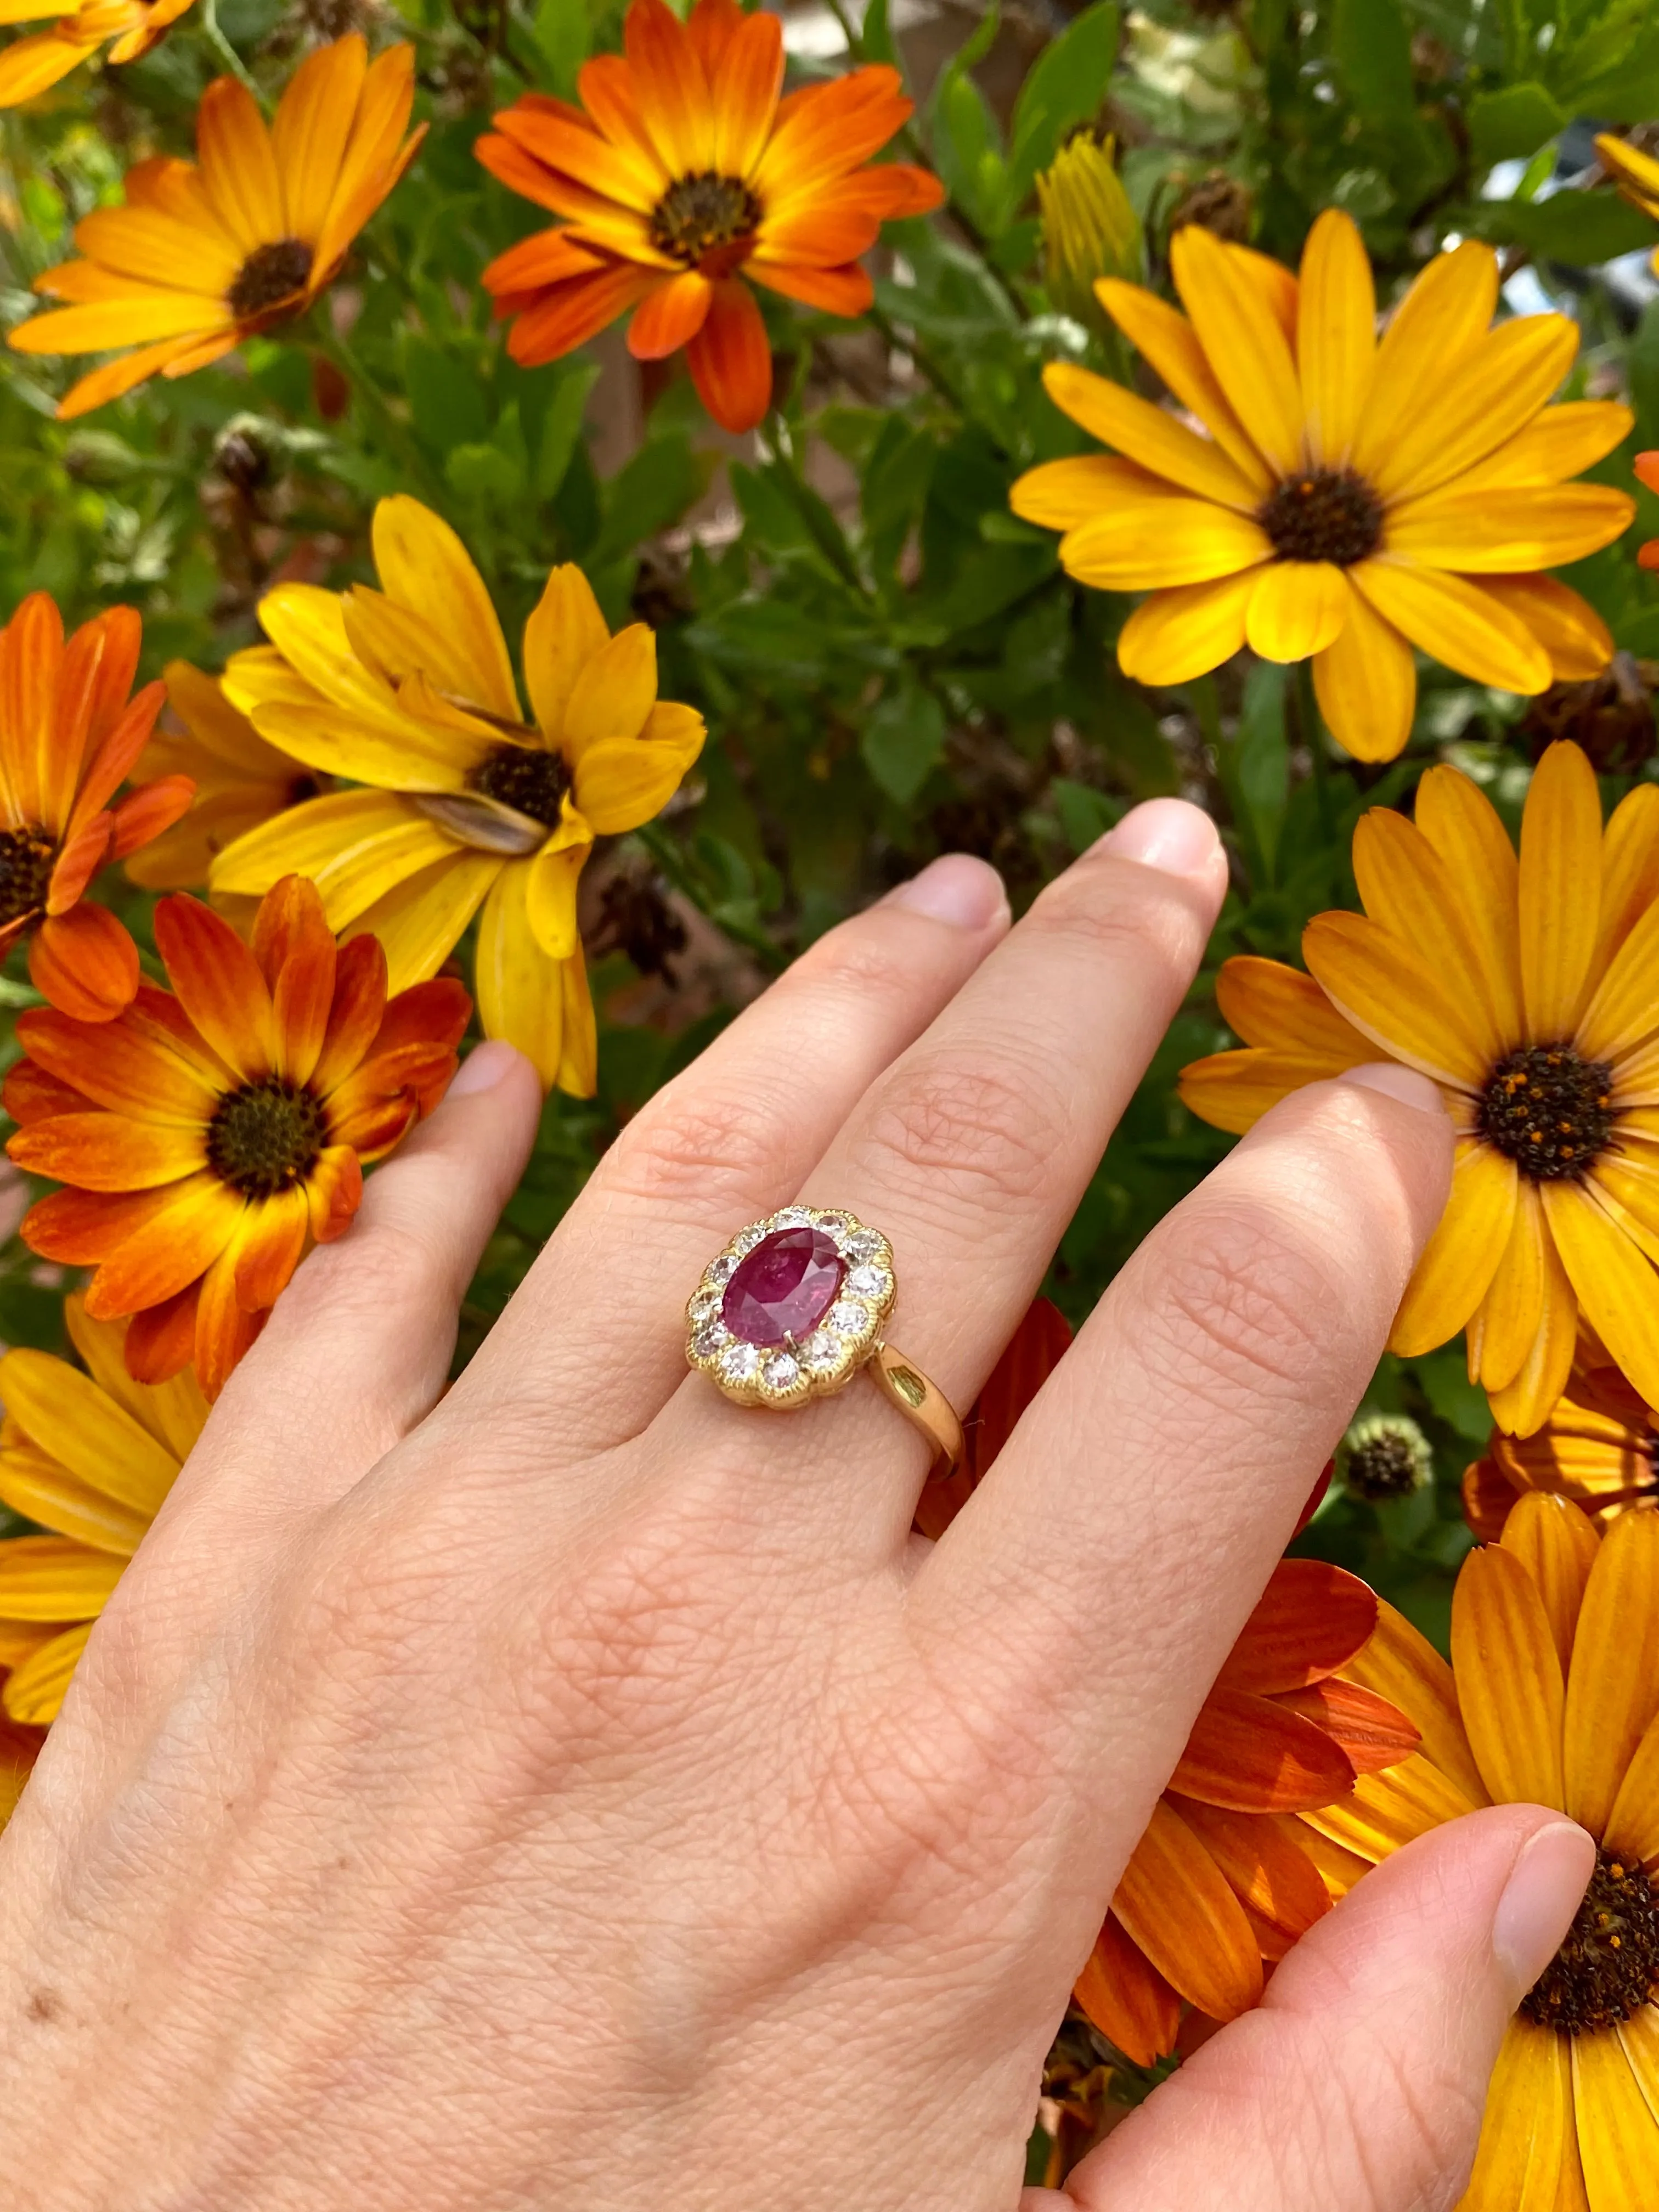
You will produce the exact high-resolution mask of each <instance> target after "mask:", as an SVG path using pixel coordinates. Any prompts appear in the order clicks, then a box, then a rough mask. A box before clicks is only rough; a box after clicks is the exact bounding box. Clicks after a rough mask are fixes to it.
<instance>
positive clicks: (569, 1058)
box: [557, 960, 599, 1098]
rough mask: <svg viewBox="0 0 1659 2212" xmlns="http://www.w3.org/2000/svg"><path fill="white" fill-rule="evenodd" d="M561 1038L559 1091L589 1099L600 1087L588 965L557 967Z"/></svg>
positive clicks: (573, 963)
mask: <svg viewBox="0 0 1659 2212" xmlns="http://www.w3.org/2000/svg"><path fill="white" fill-rule="evenodd" d="M559 985H560V1001H561V1025H560V1026H561V1037H560V1044H559V1072H558V1076H557V1083H558V1087H559V1089H560V1090H561V1091H564V1092H566V1093H567V1094H568V1096H569V1097H572V1098H591V1097H592V1096H593V1093H594V1091H596V1090H597V1089H598V1087H599V1030H598V1025H597V1024H596V1023H595V1022H594V1019H593V995H592V992H591V991H590V990H589V988H588V984H587V963H586V961H583V960H566V961H562V963H560V967H559Z"/></svg>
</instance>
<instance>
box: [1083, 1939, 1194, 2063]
mask: <svg viewBox="0 0 1659 2212" xmlns="http://www.w3.org/2000/svg"><path fill="white" fill-rule="evenodd" d="M1076 1996H1077V2001H1078V2003H1079V2005H1080V2006H1081V2007H1082V2008H1083V2010H1084V2011H1085V2013H1086V2014H1087V2015H1088V2016H1089V2018H1090V2019H1091V2021H1093V2022H1094V2024H1095V2026H1096V2027H1097V2028H1098V2029H1099V2030H1100V2032H1101V2033H1102V2034H1103V2035H1104V2036H1106V2037H1107V2038H1108V2039H1109V2040H1110V2041H1111V2042H1113V2043H1114V2044H1115V2045H1116V2046H1117V2048H1118V2049H1119V2050H1120V2051H1121V2052H1122V2053H1123V2055H1124V2057H1126V2058H1127V2059H1129V2060H1131V2061H1132V2062H1133V2064H1135V2065H1137V2066H1152V2065H1155V2064H1156V2063H1157V2062H1158V2060H1159V2059H1160V2058H1164V2057H1168V2055H1169V2054H1170V2051H1173V2050H1174V2049H1175V2045H1176V2031H1177V2030H1178V2029H1179V2027H1180V2026H1181V1999H1180V1998H1179V1996H1176V1992H1175V1991H1174V1990H1172V1989H1171V1988H1170V1984H1168V1983H1167V1982H1166V1981H1165V1980H1164V1977H1163V1975H1162V1974H1160V1973H1159V1972H1158V1968H1157V1967H1156V1966H1153V1964H1152V1960H1150V1959H1149V1958H1147V1956H1146V1953H1145V1952H1144V1951H1142V1950H1141V1949H1140V1948H1139V1947H1138V1946H1137V1945H1136V1944H1135V1943H1134V1942H1133V1941H1132V1940H1131V1939H1130V1937H1129V1936H1127V1935H1126V1934H1125V1932H1124V1929H1123V1924H1122V1923H1121V1921H1120V1920H1118V1919H1116V1918H1115V1917H1114V1916H1113V1915H1112V1914H1110V1913H1109V1914H1108V1915H1107V1917H1106V1924H1105V1926H1104V1927H1103V1929H1101V1931H1100V1934H1099V1935H1098V1936H1097V1937H1096V1939H1095V1948H1094V1949H1093V1950H1092V1951H1091V1953H1090V1954H1089V1958H1088V1962H1087V1964H1086V1965H1085V1967H1084V1969H1083V1972H1081V1973H1080V1974H1079V1976H1078V1979H1077V1990H1076Z"/></svg>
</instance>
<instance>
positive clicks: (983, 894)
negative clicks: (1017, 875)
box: [881, 853, 1008, 929]
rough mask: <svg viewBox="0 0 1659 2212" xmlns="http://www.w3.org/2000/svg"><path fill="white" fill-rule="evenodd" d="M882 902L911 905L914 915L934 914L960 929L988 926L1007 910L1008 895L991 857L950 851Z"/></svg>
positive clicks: (909, 906) (934, 918)
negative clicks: (983, 858) (989, 858)
mask: <svg viewBox="0 0 1659 2212" xmlns="http://www.w3.org/2000/svg"><path fill="white" fill-rule="evenodd" d="M881 903H882V904H883V905H884V906H902V907H908V908H909V910H910V912H911V913H912V914H926V915H932V916H933V920H934V921H950V922H954V923H955V924H956V926H957V928H958V929H987V928H988V927H990V925H991V923H992V922H994V921H995V920H996V918H997V916H998V915H1000V914H1006V912H1007V908H1008V894H1007V892H1006V891H1005V890H1004V889H1003V888H1002V878H1001V877H1000V875H999V874H998V873H997V872H996V870H995V869H994V867H993V866H991V864H990V862H989V861H988V860H975V858H974V855H973V854H971V853H946V854H944V855H943V856H942V857H941V858H940V859H939V860H930V861H929V863H928V864H927V866H926V867H925V868H924V869H923V870H922V872H921V874H920V875H919V876H913V877H912V878H910V880H909V882H908V884H900V885H899V887H898V889H897V890H895V891H889V892H888V894H887V896H886V897H885V898H884V899H883V901H882V902H881Z"/></svg>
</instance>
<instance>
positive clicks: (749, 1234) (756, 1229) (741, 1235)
mask: <svg viewBox="0 0 1659 2212" xmlns="http://www.w3.org/2000/svg"><path fill="white" fill-rule="evenodd" d="M771 1233H772V1232H771V1231H770V1230H769V1228H768V1227H767V1225H766V1224H765V1223H764V1222H763V1221H757V1222H754V1223H753V1224H751V1225H750V1227H749V1228H747V1229H739V1230H738V1233H737V1235H736V1236H735V1237H733V1238H732V1250H733V1251H734V1252H735V1253H736V1254H737V1255H738V1257H739V1258H741V1257H742V1255H744V1253H745V1252H752V1251H753V1250H754V1249H755V1247H756V1245H757V1244H758V1243H760V1241H761V1238H762V1237H769V1236H770V1235H771Z"/></svg>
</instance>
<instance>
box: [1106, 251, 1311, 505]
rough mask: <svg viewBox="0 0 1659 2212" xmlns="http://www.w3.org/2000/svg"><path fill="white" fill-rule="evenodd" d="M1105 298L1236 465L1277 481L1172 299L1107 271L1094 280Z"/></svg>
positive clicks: (1254, 476)
mask: <svg viewBox="0 0 1659 2212" xmlns="http://www.w3.org/2000/svg"><path fill="white" fill-rule="evenodd" d="M1095 292H1096V295H1097V297H1098V299H1099V301H1100V304H1101V306H1102V307H1104V308H1105V310H1106V312H1107V313H1108V314H1109V316H1110V317H1111V318H1112V320H1113V321H1114V322H1115V324H1116V325H1117V326H1118V328H1119V329H1120V330H1121V331H1122V332H1123V335H1124V336H1125V337H1127V339H1128V341H1129V343H1130V344H1131V345H1133V347H1134V348H1135V349H1136V351H1137V352H1138V353H1143V354H1145V355H1146V358H1147V360H1148V361H1149V362H1151V363H1152V367H1153V368H1155V369H1156V370H1157V371H1158V374H1159V375H1160V376H1161V377H1162V378H1163V380H1164V383H1165V384H1167V385H1168V386H1169V387H1170V391H1171V392H1174V394H1175V396H1176V398H1177V399H1178V400H1179V401H1180V402H1181V404H1182V406H1183V407H1186V408H1189V409H1190V410H1191V411H1192V412H1193V413H1194V415H1196V416H1197V417H1198V419H1199V421H1200V422H1202V423H1203V425H1204V427H1205V428H1206V430H1207V431H1208V432H1209V433H1210V435H1211V436H1212V438H1213V439H1214V440H1215V441H1216V443H1217V445H1218V446H1219V447H1221V449H1222V451H1223V452H1224V453H1225V454H1226V456H1227V458H1228V459H1229V460H1231V462H1232V464H1233V466H1234V467H1235V468H1236V469H1237V470H1238V471H1239V473H1240V474H1241V475H1242V476H1243V477H1245V478H1246V479H1247V480H1248V481H1249V483H1253V484H1255V486H1256V487H1257V489H1258V490H1259V491H1261V492H1264V493H1265V492H1267V491H1268V490H1270V489H1272V486H1273V471H1272V470H1271V469H1270V468H1269V467H1268V466H1267V463H1266V462H1265V461H1264V460H1263V459H1262V458H1261V454H1260V453H1257V451H1256V449H1255V447H1254V446H1253V445H1252V444H1251V443H1250V441H1249V436H1248V435H1247V434H1246V432H1245V429H1244V426H1243V423H1242V422H1240V421H1239V419H1238V417H1237V415H1235V414H1234V412H1233V410H1232V404H1231V401H1230V400H1229V398H1228V397H1227V395H1226V393H1225V392H1223V390H1222V388H1221V386H1220V385H1219V383H1218V381H1217V380H1216V374H1215V371H1214V369H1213V368H1212V367H1211V366H1210V361H1209V356H1208V355H1207V354H1206V352H1205V350H1204V347H1203V345H1202V343H1201V342H1200V338H1199V335H1198V332H1197V331H1195V330H1194V328H1193V325H1191V324H1190V323H1189V322H1188V319H1187V318H1186V317H1185V316H1184V315H1183V314H1181V313H1178V312H1177V311H1176V309H1175V308H1174V307H1170V304H1169V302H1168V301H1164V300H1160V299H1159V298H1158V295H1157V293H1156V292H1149V291H1147V290H1146V289H1145V287H1144V286H1142V285H1139V284H1126V283H1123V282H1122V281H1121V279H1120V278H1117V277H1109V276H1103V277H1102V278H1101V280H1100V282H1099V283H1097V285H1096V286H1095Z"/></svg>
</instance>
